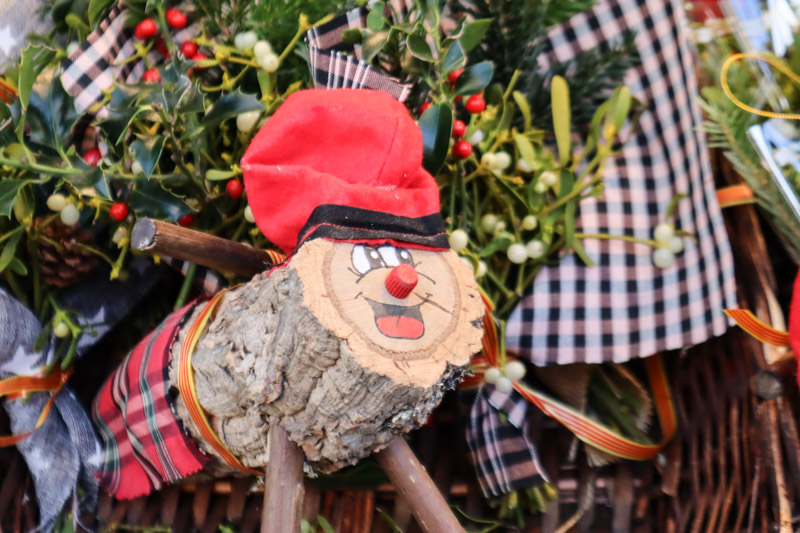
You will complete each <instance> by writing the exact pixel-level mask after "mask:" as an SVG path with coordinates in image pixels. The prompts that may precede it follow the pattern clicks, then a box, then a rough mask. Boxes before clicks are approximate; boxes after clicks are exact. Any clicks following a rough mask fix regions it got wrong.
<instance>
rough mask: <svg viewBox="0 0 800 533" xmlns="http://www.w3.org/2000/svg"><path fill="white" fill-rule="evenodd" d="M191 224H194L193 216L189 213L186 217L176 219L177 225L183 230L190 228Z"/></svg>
mask: <svg viewBox="0 0 800 533" xmlns="http://www.w3.org/2000/svg"><path fill="white" fill-rule="evenodd" d="M192 222H194V214H192V213H189V214H188V215H183V216H182V217H181V218H179V219H178V225H180V226H183V227H184V228H185V227H187V226H191V225H192Z"/></svg>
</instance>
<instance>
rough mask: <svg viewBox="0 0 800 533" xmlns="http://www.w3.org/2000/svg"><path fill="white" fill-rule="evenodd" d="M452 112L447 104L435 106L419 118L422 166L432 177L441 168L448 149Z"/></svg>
mask: <svg viewBox="0 0 800 533" xmlns="http://www.w3.org/2000/svg"><path fill="white" fill-rule="evenodd" d="M452 128H453V111H452V110H451V109H450V106H448V105H447V104H435V105H432V106H431V107H429V108H428V109H426V110H425V112H424V113H423V114H422V116H421V117H419V129H420V130H421V131H422V166H423V167H425V170H427V171H428V172H429V173H430V174H431V175H432V176H435V175H436V174H437V173H438V172H439V169H440V168H442V165H443V164H444V160H445V159H446V158H447V150H448V148H449V147H450V133H451V131H452Z"/></svg>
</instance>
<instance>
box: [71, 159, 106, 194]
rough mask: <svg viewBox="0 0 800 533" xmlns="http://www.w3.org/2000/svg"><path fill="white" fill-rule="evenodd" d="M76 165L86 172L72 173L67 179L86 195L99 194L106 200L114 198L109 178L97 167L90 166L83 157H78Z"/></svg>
mask: <svg viewBox="0 0 800 533" xmlns="http://www.w3.org/2000/svg"><path fill="white" fill-rule="evenodd" d="M73 165H74V166H76V167H79V168H83V169H85V170H86V173H85V174H70V175H69V176H65V179H66V181H68V182H69V183H71V184H72V186H73V187H75V189H77V190H78V192H80V193H81V194H82V195H84V196H99V197H100V198H103V199H104V200H112V199H113V197H112V195H111V187H109V185H108V178H107V177H106V176H105V175H104V174H103V172H102V171H101V170H100V169H99V168H97V167H90V166H89V165H87V164H86V163H85V162H83V160H82V159H80V158H76V160H75V162H74V163H73Z"/></svg>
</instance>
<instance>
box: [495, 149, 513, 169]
mask: <svg viewBox="0 0 800 533" xmlns="http://www.w3.org/2000/svg"><path fill="white" fill-rule="evenodd" d="M494 159H495V168H496V169H498V170H505V169H507V168H508V167H510V166H511V156H510V155H508V152H496V153H495V154H494Z"/></svg>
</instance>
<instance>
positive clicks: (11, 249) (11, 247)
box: [0, 231, 23, 274]
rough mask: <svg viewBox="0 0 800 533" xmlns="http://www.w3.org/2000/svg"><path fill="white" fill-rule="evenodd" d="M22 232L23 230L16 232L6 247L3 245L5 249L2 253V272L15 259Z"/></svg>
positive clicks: (0, 265) (0, 267)
mask: <svg viewBox="0 0 800 533" xmlns="http://www.w3.org/2000/svg"><path fill="white" fill-rule="evenodd" d="M22 233H23V232H21V231H18V232H17V233H15V234H14V236H13V237H11V238H10V239H9V240H8V242H7V243H6V245H5V247H3V251H2V253H0V274H2V273H3V271H4V270H5V269H6V268H7V267H8V265H10V264H11V261H12V260H13V259H14V255H15V254H16V253H17V244H19V241H20V239H22Z"/></svg>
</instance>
